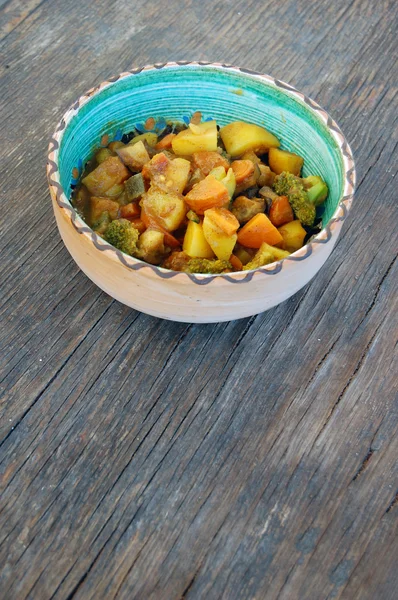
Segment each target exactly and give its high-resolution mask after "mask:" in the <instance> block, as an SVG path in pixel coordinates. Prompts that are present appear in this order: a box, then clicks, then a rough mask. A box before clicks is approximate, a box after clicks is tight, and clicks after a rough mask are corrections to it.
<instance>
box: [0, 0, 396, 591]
mask: <svg viewBox="0 0 398 600" xmlns="http://www.w3.org/2000/svg"><path fill="white" fill-rule="evenodd" d="M393 10H394V3H393V2H388V1H384V2H382V3H379V4H378V10H377V11H376V10H374V5H372V4H371V3H370V2H363V1H359V0H356V1H353V2H350V3H348V4H347V3H343V2H341V1H339V2H337V3H334V4H333V5H330V4H328V3H326V2H306V3H301V5H300V6H299V8H298V5H296V3H294V2H291V1H290V0H289V1H288V2H285V3H279V4H277V5H275V3H271V2H269V1H267V2H264V3H262V4H261V6H260V5H258V3H255V2H249V3H247V4H246V5H245V7H242V5H241V3H238V2H236V1H235V0H233V1H232V2H218V3H216V4H214V3H211V2H209V1H208V0H205V1H204V2H202V3H200V4H199V3H197V2H190V1H189V2H186V3H185V5H184V7H183V9H182V8H181V3H178V2H176V1H174V0H172V1H171V2H169V3H168V5H167V10H165V9H164V5H162V4H160V3H152V4H149V5H148V4H143V3H139V2H134V0H133V2H129V3H127V2H125V1H122V0H120V1H118V2H116V3H105V2H102V1H100V2H97V3H96V6H95V11H94V10H93V7H92V6H90V5H87V4H81V3H77V2H73V1H72V0H67V1H66V2H65V1H63V2H61V1H60V0H56V1H55V2H52V3H51V10H50V4H49V3H45V2H44V3H40V2H29V3H26V4H24V5H23V6H22V5H21V3H20V2H18V0H12V1H11V2H9V3H7V4H5V7H4V10H3V17H2V18H3V21H1V25H2V26H3V24H4V23H7V25H6V27H8V29H7V30H4V28H3V32H4V31H5V33H6V34H7V35H6V37H4V39H3V41H2V45H1V48H2V54H3V56H4V59H5V60H4V65H3V67H2V69H1V72H0V75H1V77H2V85H1V86H0V98H1V100H2V102H1V111H2V118H1V120H0V123H1V125H0V128H1V132H2V140H3V143H2V146H1V148H0V152H1V160H2V168H4V171H3V173H4V177H3V180H2V187H1V192H2V195H3V202H2V220H1V221H0V247H1V251H2V289H1V291H2V293H1V298H0V318H1V320H2V327H1V329H0V369H1V376H0V386H1V388H0V389H1V400H0V416H1V420H0V476H1V479H0V485H1V487H0V490H1V500H0V577H1V579H0V581H1V584H0V589H1V592H0V597H4V598H7V600H8V599H10V600H14V598H15V599H16V598H18V600H22V599H23V598H40V599H42V598H43V599H47V598H68V599H71V598H84V599H89V598H95V599H99V598H107V599H108V598H116V597H117V598H119V599H120V598H126V599H127V598H128V599H129V600H131V599H132V598H140V599H141V598H152V599H156V600H157V599H160V598H161V599H162V600H163V599H164V598H170V599H173V600H174V599H176V600H177V599H179V598H181V597H184V598H190V599H192V598H193V599H195V598H204V597H206V598H209V599H213V598H214V599H215V598H217V599H218V598H228V599H230V598H232V599H234V598H239V599H246V598H247V599H249V598H250V599H254V598H267V599H268V598H269V599H271V600H273V599H276V598H281V599H289V600H291V599H294V598H300V600H301V599H303V598H309V599H311V600H312V599H313V598H326V597H328V598H349V599H350V600H351V599H352V598H361V600H362V599H363V598H369V599H370V598H372V600H373V598H383V600H384V599H385V598H386V599H389V598H393V597H394V593H395V590H396V588H397V576H396V569H395V565H394V562H395V555H396V539H397V536H396V530H397V522H398V520H397V503H396V493H397V479H398V477H397V460H396V459H397V452H398V448H397V427H398V415H397V412H398V401H397V381H396V369H397V366H396V365H397V361H396V338H397V332H398V323H397V314H398V310H397V308H398V307H397V262H396V255H397V245H396V231H395V223H396V216H397V205H396V201H395V180H394V177H395V174H396V147H397V130H396V127H394V118H395V119H396V116H395V112H394V107H395V106H396V99H397V88H396V85H395V84H394V81H396V74H397V65H396V61H395V62H394V48H395V40H396V28H394V27H393V26H392V25H393V24H392V21H391V15H392V14H393ZM10 15H11V19H13V21H12V23H11V25H10ZM180 58H186V59H190V58H192V59H198V58H199V59H200V58H202V59H209V60H220V61H225V62H230V63H235V64H241V65H245V66H248V67H250V68H253V69H255V70H258V71H263V72H270V73H272V74H274V75H276V76H278V77H279V78H281V79H284V80H286V81H290V82H291V83H293V84H295V85H297V86H298V87H299V88H300V89H302V90H303V91H305V92H306V93H308V94H309V95H312V96H313V97H315V98H316V99H317V100H318V101H319V102H320V103H321V104H323V105H324V106H325V107H326V108H327V109H328V110H329V111H330V112H331V113H332V114H333V116H334V117H335V118H336V119H337V120H338V122H339V123H340V124H341V125H342V127H343V129H344V131H345V133H346V135H347V137H348V139H349V141H350V142H351V144H352V146H353V149H354V152H355V156H356V160H357V166H358V175H359V185H358V193H357V196H356V199H355V204H354V208H353V211H352V217H351V219H350V221H349V222H348V223H347V225H346V226H345V229H344V234H343V236H342V237H341V238H340V240H339V242H338V244H337V246H336V249H335V250H334V252H333V255H332V257H331V259H330V260H329V261H328V263H327V265H325V267H324V269H322V271H321V272H320V273H319V275H318V276H317V277H316V279H315V280H314V281H313V282H311V284H310V285H308V286H307V287H306V289H305V290H303V291H302V292H300V293H299V294H298V295H297V296H296V297H295V298H292V299H291V300H289V301H288V302H285V303H284V304H282V305H281V306H279V307H277V308H275V309H273V310H272V311H269V312H267V313H265V314H263V315H260V316H258V317H255V318H253V319H250V320H244V321H239V322H232V323H226V324H219V325H211V326H210V325H209V326H188V325H183V324H178V323H169V322H161V321H158V320H156V319H153V318H151V317H148V316H145V315H140V314H139V313H136V312H134V311H131V310H129V309H127V308H126V307H123V306H121V305H119V304H118V303H116V302H114V301H112V299H111V298H109V297H108V296H106V295H105V294H103V293H102V292H101V291H99V290H98V289H97V288H95V286H94V285H93V284H91V282H90V281H88V280H87V279H86V278H85V276H84V275H83V274H82V273H80V272H79V271H78V269H77V267H76V266H75V265H74V263H73V262H72V260H71V259H70V257H69V256H68V254H67V252H66V250H65V249H64V248H63V246H62V243H61V242H60V240H59V238H58V233H57V231H56V227H55V224H54V221H53V217H52V213H51V205H50V202H49V199H48V194H47V191H46V182H45V175H44V166H43V162H44V159H43V157H44V156H45V150H46V146H47V140H48V137H49V135H50V133H51V131H52V129H53V127H54V123H55V121H56V119H57V118H58V117H59V115H60V114H61V112H62V110H63V109H64V108H65V107H66V106H67V105H68V104H70V102H72V101H73V100H74V99H75V98H76V96H77V95H79V94H80V93H81V92H83V91H84V90H85V89H88V88H89V87H90V86H92V85H93V84H95V83H96V82H98V81H99V80H101V79H103V78H105V77H107V76H108V75H110V74H113V73H117V72H120V71H123V70H125V69H127V68H128V67H129V66H131V64H133V63H134V64H145V63H152V62H156V61H163V60H165V59H168V60H173V59H180ZM3 165H4V167H3ZM21 230H22V231H23V232H24V235H21V234H20V231H21Z"/></svg>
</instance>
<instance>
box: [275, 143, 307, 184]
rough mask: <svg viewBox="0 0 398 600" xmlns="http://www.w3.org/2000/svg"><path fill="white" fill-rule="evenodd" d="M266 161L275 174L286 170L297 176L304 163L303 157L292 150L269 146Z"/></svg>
mask: <svg viewBox="0 0 398 600" xmlns="http://www.w3.org/2000/svg"><path fill="white" fill-rule="evenodd" d="M268 162H269V166H270V167H271V170H272V171H273V172H274V173H276V174H277V175H279V174H280V173H283V172H284V171H287V172H288V173H293V175H297V176H298V177H299V176H300V173H301V168H302V166H303V164H304V158H302V157H301V156H299V155H298V154H294V153H293V152H287V150H280V149H279V148H270V151H269V154H268Z"/></svg>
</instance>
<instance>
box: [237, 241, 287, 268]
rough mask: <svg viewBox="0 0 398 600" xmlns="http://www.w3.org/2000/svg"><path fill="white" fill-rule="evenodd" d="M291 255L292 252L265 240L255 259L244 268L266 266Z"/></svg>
mask: <svg viewBox="0 0 398 600" xmlns="http://www.w3.org/2000/svg"><path fill="white" fill-rule="evenodd" d="M289 255H290V252H287V251H286V250H281V249H280V248H276V247H275V246H270V245H269V244H267V243H266V242H263V243H262V244H261V246H260V248H259V249H258V251H257V252H256V254H255V255H254V257H253V259H252V260H251V261H250V262H248V263H247V264H246V265H245V266H244V267H243V270H244V271H250V270H251V269H258V267H264V265H269V264H270V263H273V262H275V261H277V260H282V259H283V258H286V257H287V256H289Z"/></svg>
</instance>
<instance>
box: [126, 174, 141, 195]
mask: <svg viewBox="0 0 398 600" xmlns="http://www.w3.org/2000/svg"><path fill="white" fill-rule="evenodd" d="M124 186H125V190H126V194H127V198H128V199H129V201H130V202H131V201H132V200H137V199H138V198H141V196H142V194H144V193H145V184H144V178H143V176H142V175H141V173H137V175H133V176H132V177H130V178H129V179H127V181H125V183H124Z"/></svg>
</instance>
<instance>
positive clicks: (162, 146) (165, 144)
mask: <svg viewBox="0 0 398 600" xmlns="http://www.w3.org/2000/svg"><path fill="white" fill-rule="evenodd" d="M175 136H176V134H175V133H168V134H167V135H165V136H164V138H162V139H161V140H159V142H158V143H157V144H156V146H155V149H156V150H166V149H167V148H171V142H172V141H173V138H175Z"/></svg>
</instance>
